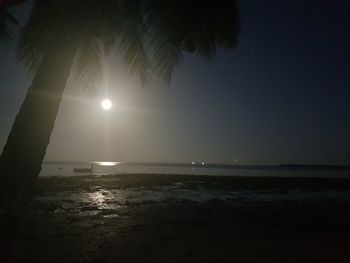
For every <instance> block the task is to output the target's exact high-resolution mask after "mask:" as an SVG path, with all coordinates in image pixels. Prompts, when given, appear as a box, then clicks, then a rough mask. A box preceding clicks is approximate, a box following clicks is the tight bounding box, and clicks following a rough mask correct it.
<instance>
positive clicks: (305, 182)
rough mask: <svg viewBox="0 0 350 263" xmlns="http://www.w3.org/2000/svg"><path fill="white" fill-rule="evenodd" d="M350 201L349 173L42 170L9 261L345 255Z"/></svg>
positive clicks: (332, 258) (336, 258) (349, 252)
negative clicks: (47, 173) (50, 173)
mask: <svg viewBox="0 0 350 263" xmlns="http://www.w3.org/2000/svg"><path fill="white" fill-rule="evenodd" d="M349 205H350V181H349V180H347V179H336V180H332V179H326V178H323V179H318V178H312V179H311V178H310V179H308V178H243V177H211V176H185V175H131V174H129V175H114V176H94V175H91V176H81V177H67V178H62V177H54V178H40V180H39V182H38V185H37V196H36V198H35V199H34V200H33V202H32V203H31V204H30V206H29V207H28V209H27V212H26V213H25V215H23V217H21V218H20V222H19V229H18V231H17V234H15V235H14V237H13V240H12V243H11V251H10V259H9V262H345V261H347V260H349V259H350V210H349V209H348V208H349V207H350V206H349ZM3 243H4V242H3ZM5 243H6V242H5ZM4 246H5V244H3V246H2V247H3V248H4ZM5 247H6V246H5ZM7 249H8V248H7Z"/></svg>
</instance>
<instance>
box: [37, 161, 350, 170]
mask: <svg viewBox="0 0 350 263" xmlns="http://www.w3.org/2000/svg"><path fill="white" fill-rule="evenodd" d="M43 163H44V164H47V165H56V164H66V165H74V164H76V165H82V164H91V163H93V164H98V162H97V161H92V162H85V161H51V160H48V161H44V162H43ZM117 165H121V166H155V167H194V168H201V167H202V168H217V169H246V170H342V171H350V165H327V164H278V165H233V164H218V163H204V164H202V163H194V164H192V163H161V162H118V164H117Z"/></svg>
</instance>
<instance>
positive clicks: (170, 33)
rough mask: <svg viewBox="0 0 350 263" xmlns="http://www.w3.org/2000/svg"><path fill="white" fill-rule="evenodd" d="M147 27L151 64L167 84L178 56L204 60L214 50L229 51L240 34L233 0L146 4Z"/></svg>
mask: <svg viewBox="0 0 350 263" xmlns="http://www.w3.org/2000/svg"><path fill="white" fill-rule="evenodd" d="M145 10H146V12H145V13H146V15H145V17H146V24H147V25H148V26H149V27H150V28H151V30H152V34H151V36H150V40H149V41H150V42H151V43H152V55H153V61H154V64H155V66H156V68H157V69H158V72H159V74H160V75H161V76H162V77H163V78H165V79H166V80H167V81H169V79H170V78H171V72H172V71H173V70H174V68H175V67H176V66H177V65H178V64H179V62H180V60H181V57H182V56H181V52H183V51H185V52H191V53H195V54H198V55H199V56H201V57H203V58H207V59H211V58H212V57H214V56H215V55H216V51H217V48H220V47H221V48H225V49H232V48H234V47H235V46H236V44H237V38H238V34H239V12H238V7H237V3H236V1H235V0H220V1H212V0H201V1H197V0H169V1H162V0H148V1H146V4H145Z"/></svg>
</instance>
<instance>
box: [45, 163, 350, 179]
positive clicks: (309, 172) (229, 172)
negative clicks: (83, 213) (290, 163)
mask: <svg viewBox="0 0 350 263" xmlns="http://www.w3.org/2000/svg"><path fill="white" fill-rule="evenodd" d="M76 168H78V169H81V168H92V174H98V175H103V174H125V173H131V174H192V175H223V176H282V177H286V176H292V177H347V178H350V170H349V169H347V170H346V169H344V170H340V169H321V168H312V169H305V168H304V169H303V168H298V169H295V168H293V169H291V168H287V167H264V168H249V167H242V168H238V167H235V168H228V167H221V168H220V167H214V168H213V167H206V166H205V165H203V166H190V165H183V166H181V165H174V166H170V165H164V166H163V165H161V164H157V165H140V164H127V163H117V162H94V163H92V166H91V164H90V163H65V162H50V163H44V164H43V167H42V171H41V174H40V175H41V176H74V175H86V174H91V172H89V171H87V172H77V171H75V169H76Z"/></svg>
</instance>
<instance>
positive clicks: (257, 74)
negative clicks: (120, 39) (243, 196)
mask: <svg viewBox="0 0 350 263" xmlns="http://www.w3.org/2000/svg"><path fill="white" fill-rule="evenodd" d="M239 2H240V6H241V17H242V21H241V26H242V32H241V35H240V38H239V46H238V48H237V49H235V50H233V51H230V52H225V51H220V52H219V53H218V56H217V57H216V58H215V59H214V60H213V61H212V62H211V63H208V62H206V61H203V60H202V59H200V58H198V57H195V56H192V55H188V54H186V55H185V57H184V61H183V62H182V64H181V65H180V67H179V68H178V69H177V70H176V72H175V74H174V78H173V81H172V83H171V85H170V86H166V85H165V84H164V83H162V82H161V81H160V80H158V79H157V78H154V79H153V80H151V81H150V82H149V83H148V85H147V86H146V87H145V88H142V87H141V86H140V84H139V81H138V79H137V78H136V77H131V76H130V75H129V74H128V73H127V71H126V70H125V69H123V68H122V65H121V64H120V63H118V56H112V55H111V56H110V57H109V58H108V59H106V61H105V70H104V78H103V80H102V81H101V83H100V84H99V85H98V87H97V90H96V91H97V93H96V94H95V95H92V94H90V93H87V92H86V91H84V90H82V89H81V88H77V87H76V86H77V85H75V84H76V83H75V82H74V81H71V82H70V85H69V86H68V87H67V90H66V93H65V98H64V100H63V101H62V104H61V108H60V112H59V116H58V118H57V120H56V126H55V130H54V132H53V134H52V137H51V142H50V145H49V147H48V150H47V155H46V160H65V161H66V160H76V161H80V160H81V161H92V160H104V161H112V160H113V161H141V162H159V161H164V162H191V161H192V160H195V161H204V162H216V163H231V164H234V163H236V164H280V163H304V164H316V163H317V164H343V165H345V164H347V165H350V138H349V135H350V103H349V101H350V49H349V48H350V37H349V32H350V3H349V2H348V1H346V0H343V1H342V0H335V1H316V0H314V1H311V9H310V10H309V11H308V10H307V9H305V4H304V0H295V1H292V0H282V1H281V0H273V1H253V0H244V1H243V0H241V1H239ZM28 7H30V4H25V5H24V6H22V7H20V8H18V9H16V10H15V11H16V12H15V15H16V14H17V16H20V17H19V18H20V20H21V21H24V20H25V15H23V14H26V13H27V14H28V12H26V9H28ZM13 46H14V44H12V46H8V47H6V48H1V49H0V61H1V64H0V76H1V82H0V148H2V147H3V146H4V144H5V142H6V138H7V135H8V133H9V131H10V128H11V125H12V123H13V120H14V118H15V115H16V113H17V111H18V110H19V107H20V104H21V102H22V100H23V98H24V95H25V92H26V90H27V88H28V86H29V84H30V81H31V78H32V76H31V75H30V74H28V73H26V70H25V69H24V67H22V66H21V65H20V64H19V63H18V62H16V59H15V55H14V52H13ZM105 97H108V98H110V99H111V100H112V101H113V103H114V107H113V110H112V111H110V112H104V111H102V109H101V107H100V105H99V104H100V101H101V99H103V98H105Z"/></svg>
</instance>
